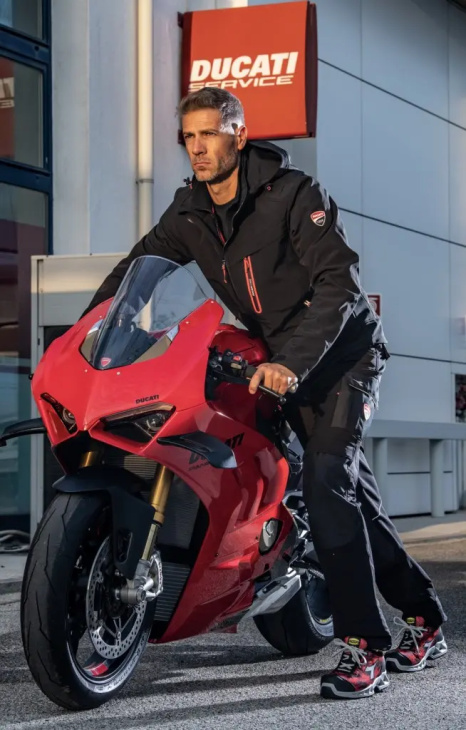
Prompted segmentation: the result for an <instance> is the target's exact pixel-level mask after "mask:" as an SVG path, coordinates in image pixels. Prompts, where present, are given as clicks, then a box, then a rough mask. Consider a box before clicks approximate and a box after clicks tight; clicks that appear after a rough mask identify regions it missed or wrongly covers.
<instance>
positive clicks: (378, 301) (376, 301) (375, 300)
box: [367, 294, 382, 317]
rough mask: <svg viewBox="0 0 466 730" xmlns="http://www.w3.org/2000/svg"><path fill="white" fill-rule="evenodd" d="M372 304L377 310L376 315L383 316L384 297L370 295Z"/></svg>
mask: <svg viewBox="0 0 466 730" xmlns="http://www.w3.org/2000/svg"><path fill="white" fill-rule="evenodd" d="M367 296H368V298H369V301H370V303H371V304H372V306H373V307H374V309H375V313H376V314H378V316H379V317H380V316H381V315H382V295H381V294H368V295H367Z"/></svg>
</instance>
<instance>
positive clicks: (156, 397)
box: [136, 395, 160, 404]
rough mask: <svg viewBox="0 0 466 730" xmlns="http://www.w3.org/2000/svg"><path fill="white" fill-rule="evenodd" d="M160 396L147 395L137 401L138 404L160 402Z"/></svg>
mask: <svg viewBox="0 0 466 730" xmlns="http://www.w3.org/2000/svg"><path fill="white" fill-rule="evenodd" d="M159 398H160V396H159V395H146V396H145V397H144V398H138V399H137V400H136V404H138V403H148V402H149V401H151V400H159Z"/></svg>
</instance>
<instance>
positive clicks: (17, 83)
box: [0, 55, 44, 167]
mask: <svg viewBox="0 0 466 730" xmlns="http://www.w3.org/2000/svg"><path fill="white" fill-rule="evenodd" d="M42 109H43V83H42V73H41V71H39V70H38V69H37V68H32V67H31V66H26V65H25V64H24V63H18V62H16V61H12V60H11V59H9V58H5V57H4V56H1V55H0V157H4V158H5V159H7V160H15V161H16V162H22V163H24V164H25V165H34V166H35V167H43V165H44V149H43V139H44V129H43V113H42Z"/></svg>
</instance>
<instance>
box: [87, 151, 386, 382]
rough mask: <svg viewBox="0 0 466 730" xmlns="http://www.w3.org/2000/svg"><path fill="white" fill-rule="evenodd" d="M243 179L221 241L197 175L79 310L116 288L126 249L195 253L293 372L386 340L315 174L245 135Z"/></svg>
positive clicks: (302, 373) (224, 296)
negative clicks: (226, 235) (295, 166)
mask: <svg viewBox="0 0 466 730" xmlns="http://www.w3.org/2000/svg"><path fill="white" fill-rule="evenodd" d="M240 180H241V188H240V189H241V194H240V201H239V205H238V210H237V212H236V213H235V215H234V219H233V232H232V234H231V236H230V238H229V239H228V240H227V241H226V243H225V244H223V243H222V241H221V239H220V236H219V232H218V226H217V225H216V218H215V214H214V212H213V206H212V200H211V198H210V196H209V193H208V190H207V186H206V185H205V183H200V182H197V181H196V180H195V179H194V180H193V181H192V182H191V183H190V184H188V185H187V186H186V187H184V188H180V189H179V190H177V191H176V193H175V198H174V200H173V202H172V204H171V205H170V207H169V208H168V209H167V210H166V212H165V213H164V214H163V216H162V217H161V219H160V221H159V223H158V225H157V226H155V228H153V229H152V230H151V231H150V232H149V233H148V234H147V235H146V236H144V238H142V239H141V241H139V243H137V244H136V245H135V246H134V248H133V249H132V251H131V252H130V254H129V255H128V256H127V257H126V258H124V259H123V260H122V261H121V262H120V263H119V264H118V265H117V266H116V267H115V268H114V270H113V271H112V273H111V274H110V275H109V276H108V277H107V278H106V279H105V281H104V283H103V284H102V286H101V287H100V288H99V290H98V291H97V293H96V295H95V297H94V299H93V300H92V302H91V304H90V306H89V307H88V309H87V310H86V311H89V309H91V308H92V307H94V306H95V305H96V304H98V303H100V302H102V301H104V300H105V299H108V298H109V297H112V296H113V295H114V294H115V293H116V291H117V288H118V286H119V284H120V282H121V280H122V278H123V276H124V275H125V273H126V270H127V269H128V267H129V265H130V263H131V262H132V261H133V259H135V258H136V257H138V256H143V255H146V254H152V255H157V256H163V257H165V258H168V259H171V260H173V261H176V262H177V263H179V264H186V263H188V262H190V261H193V260H194V261H196V263H197V264H198V265H199V267H200V268H201V270H202V272H203V273H204V275H205V276H206V278H207V279H208V281H209V282H210V284H211V286H212V287H213V289H214V291H215V292H216V293H217V294H218V296H219V297H220V298H221V300H222V301H223V302H224V303H225V305H226V306H227V307H228V308H229V309H230V310H231V311H232V312H233V314H234V315H235V316H236V317H237V318H238V319H239V320H240V321H241V322H243V323H244V325H245V326H247V327H248V329H249V330H250V331H251V332H252V333H253V334H254V335H258V336H261V337H262V338H263V339H264V340H265V342H266V344H267V345H268V347H269V349H270V353H271V359H272V361H273V362H280V363H283V364H284V365H286V366H287V367H288V368H290V370H292V371H293V372H294V373H296V375H298V377H299V378H300V380H302V379H303V378H304V377H306V376H307V375H308V374H309V372H310V371H314V372H315V373H317V372H320V371H321V370H322V368H324V367H325V366H326V364H330V363H336V362H337V361H341V360H347V359H353V357H354V358H356V357H358V356H362V354H364V353H365V352H366V351H367V350H368V349H369V348H370V347H371V345H373V344H375V343H386V339H385V337H384V334H383V331H382V326H381V322H380V319H379V318H378V317H377V315H376V313H375V311H374V309H373V308H372V306H371V304H370V303H369V301H368V298H367V295H366V294H365V292H364V291H363V290H362V289H361V284H360V282H359V273H358V262H359V258H358V255H357V254H356V253H355V252H354V251H353V250H352V249H351V248H349V246H348V244H347V241H346V234H345V230H344V227H343V223H342V221H341V218H340V214H339V212H338V208H337V206H336V205H335V203H334V201H333V200H332V199H331V198H330V197H329V196H328V194H327V192H326V191H325V190H324V189H323V188H322V187H321V186H320V185H319V183H318V182H316V180H314V179H313V178H312V177H309V176H308V175H306V174H305V173H303V172H301V171H300V170H296V169H293V168H292V167H291V166H290V161H289V157H288V154H287V153H286V152H285V151H284V150H282V149H280V148H279V147H277V146H275V145H273V144H271V143H267V142H262V143H256V142H255V143H251V142H248V144H247V145H246V147H245V149H244V150H243V152H242V153H241V175H240Z"/></svg>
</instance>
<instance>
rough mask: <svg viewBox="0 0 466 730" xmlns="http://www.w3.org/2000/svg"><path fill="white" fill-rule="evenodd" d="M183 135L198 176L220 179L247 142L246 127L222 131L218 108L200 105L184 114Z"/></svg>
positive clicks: (201, 179)
mask: <svg viewBox="0 0 466 730" xmlns="http://www.w3.org/2000/svg"><path fill="white" fill-rule="evenodd" d="M182 126H183V137H184V140H185V144H186V149H187V152H188V155H189V159H190V162H191V166H192V168H193V172H194V175H195V176H196V179H197V180H200V181H202V182H207V183H216V182H221V180H224V179H226V178H227V177H228V176H229V175H231V173H232V172H233V170H234V169H235V168H236V167H237V165H238V161H239V152H240V150H241V149H242V148H243V147H244V145H245V144H246V128H245V127H240V128H238V129H236V130H234V129H233V127H232V128H231V130H229V131H223V130H222V125H221V116H220V112H219V111H217V109H198V110H196V111H193V112H188V113H187V114H185V115H184V116H183V119H182Z"/></svg>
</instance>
